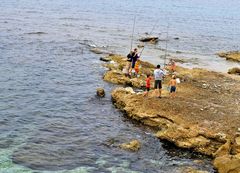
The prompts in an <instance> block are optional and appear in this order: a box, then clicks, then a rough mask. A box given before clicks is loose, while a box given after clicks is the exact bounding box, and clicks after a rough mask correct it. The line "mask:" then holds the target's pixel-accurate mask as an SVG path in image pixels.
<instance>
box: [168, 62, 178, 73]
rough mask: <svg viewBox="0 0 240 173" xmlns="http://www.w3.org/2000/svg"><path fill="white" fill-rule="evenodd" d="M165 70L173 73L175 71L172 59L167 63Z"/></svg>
mask: <svg viewBox="0 0 240 173" xmlns="http://www.w3.org/2000/svg"><path fill="white" fill-rule="evenodd" d="M167 69H168V70H169V71H170V72H171V73H173V72H175V71H176V63H175V61H174V60H173V59H170V61H169V63H168V66H167Z"/></svg>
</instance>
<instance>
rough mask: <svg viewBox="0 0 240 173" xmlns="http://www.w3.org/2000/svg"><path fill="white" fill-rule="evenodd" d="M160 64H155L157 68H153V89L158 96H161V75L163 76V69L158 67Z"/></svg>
mask: <svg viewBox="0 0 240 173" xmlns="http://www.w3.org/2000/svg"><path fill="white" fill-rule="evenodd" d="M160 67H161V66H160V65H157V68H156V69H155V70H154V80H155V82H154V89H155V94H156V96H157V97H158V98H161V94H162V80H163V77H164V76H165V73H164V71H163V70H162V69H161V68H160Z"/></svg>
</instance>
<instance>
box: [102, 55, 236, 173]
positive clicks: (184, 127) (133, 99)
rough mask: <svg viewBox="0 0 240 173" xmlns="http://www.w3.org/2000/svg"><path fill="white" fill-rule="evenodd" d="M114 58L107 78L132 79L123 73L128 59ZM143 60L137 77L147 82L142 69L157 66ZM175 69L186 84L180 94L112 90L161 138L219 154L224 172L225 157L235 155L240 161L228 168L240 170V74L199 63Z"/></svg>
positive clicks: (125, 107)
mask: <svg viewBox="0 0 240 173" xmlns="http://www.w3.org/2000/svg"><path fill="white" fill-rule="evenodd" d="M113 59H115V60H113V61H114V62H115V65H114V66H112V65H107V66H108V67H109V69H110V71H108V72H107V73H113V71H115V73H117V75H115V76H114V77H112V78H111V79H109V78H108V79H107V81H109V82H112V81H114V82H113V83H118V84H123V83H124V82H126V81H130V79H129V78H127V77H126V78H124V77H123V76H124V74H122V72H121V68H122V67H123V66H124V62H125V61H124V58H123V57H120V56H114V58H113ZM141 63H142V69H141V74H142V75H141V77H139V78H136V81H138V83H141V82H142V83H144V80H145V79H146V77H145V75H143V74H147V73H152V72H153V70H154V66H153V65H150V64H148V65H147V66H146V68H145V67H144V63H145V62H141ZM116 71H117V72H116ZM176 74H177V77H179V78H180V79H181V84H179V85H178V86H177V97H176V98H175V99H171V98H169V95H168V91H166V90H165V89H164V90H163V94H162V96H163V97H162V98H161V99H159V98H156V97H155V93H154V91H153V90H151V91H150V92H149V95H148V97H144V96H143V93H142V92H137V93H132V92H129V91H128V90H126V89H125V88H122V87H120V88H117V89H115V90H114V91H112V99H113V103H114V105H115V106H116V107H117V108H119V109H120V110H122V111H123V112H125V113H126V115H127V116H129V117H130V118H132V119H134V120H137V121H139V122H141V123H143V124H145V125H147V126H152V127H156V128H157V129H160V130H159V131H158V132H157V133H156V137H158V138H160V139H164V140H168V141H170V142H172V143H174V144H175V145H176V146H178V147H181V148H187V149H190V150H193V151H196V152H199V153H203V154H206V155H209V156H211V157H213V158H215V161H214V165H215V167H216V168H217V169H218V171H219V172H224V171H223V168H221V164H220V162H221V161H219V159H221V158H223V159H225V160H226V161H224V162H223V163H224V164H225V163H226V164H228V162H229V163H230V162H231V160H232V161H233V162H234V163H236V165H237V166H231V164H230V167H231V168H229V170H236V171H238V169H239V166H240V165H238V164H240V163H239V157H238V154H239V149H238V143H239V139H238V136H236V135H235V134H236V131H237V129H238V127H239V124H240V117H239V115H240V99H239V98H240V78H237V77H235V78H232V77H231V76H230V75H227V74H222V73H217V72H211V71H207V70H204V69H198V68H196V69H186V68H182V67H177V71H176ZM115 77H116V78H118V79H120V81H116V80H117V79H115ZM104 79H105V80H106V78H104ZM125 79H126V80H125ZM169 80H170V76H167V77H166V78H165V81H164V83H163V88H164V86H165V85H166V84H167V82H168V81H169ZM132 85H133V86H134V87H136V88H140V87H142V85H136V84H132ZM152 86H153V85H152ZM233 141H235V142H233ZM233 151H234V153H233Z"/></svg>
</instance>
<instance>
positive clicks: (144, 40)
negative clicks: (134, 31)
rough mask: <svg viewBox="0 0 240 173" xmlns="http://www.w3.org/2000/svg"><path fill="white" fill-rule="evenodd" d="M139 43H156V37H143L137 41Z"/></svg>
mask: <svg viewBox="0 0 240 173" xmlns="http://www.w3.org/2000/svg"><path fill="white" fill-rule="evenodd" d="M139 40H140V41H141V42H157V41H158V37H155V36H148V37H143V38H140V39H139Z"/></svg>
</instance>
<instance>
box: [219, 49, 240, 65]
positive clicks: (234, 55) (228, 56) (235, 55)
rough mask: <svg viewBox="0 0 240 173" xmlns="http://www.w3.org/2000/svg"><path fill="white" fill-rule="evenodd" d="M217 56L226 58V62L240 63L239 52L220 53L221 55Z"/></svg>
mask: <svg viewBox="0 0 240 173" xmlns="http://www.w3.org/2000/svg"><path fill="white" fill-rule="evenodd" d="M217 55H218V56H220V57H222V58H226V60H231V61H238V62H240V52H239V51H230V52H219V53H217Z"/></svg>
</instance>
